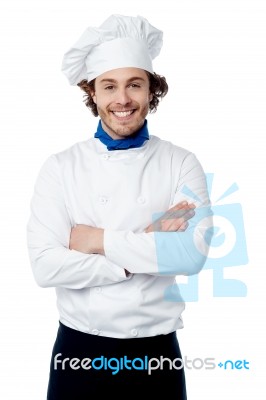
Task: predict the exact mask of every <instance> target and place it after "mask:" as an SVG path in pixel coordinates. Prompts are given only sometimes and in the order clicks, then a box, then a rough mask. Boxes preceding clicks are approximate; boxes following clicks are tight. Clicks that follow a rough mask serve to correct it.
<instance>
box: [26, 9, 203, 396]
mask: <svg viewBox="0 0 266 400" xmlns="http://www.w3.org/2000/svg"><path fill="white" fill-rule="evenodd" d="M162 39H163V33H162V31H160V30H159V29H157V28H155V27H154V26H152V25H151V24H150V23H149V22H148V21H147V20H146V19H145V18H143V17H141V16H137V17H129V16H123V15H111V16H110V17H109V18H108V19H107V20H106V21H104V23H103V24H102V25H101V26H100V27H99V28H95V27H89V28H87V29H86V30H85V32H84V33H83V34H82V36H81V37H80V38H79V40H78V41H77V42H76V43H75V44H74V45H73V46H72V47H71V48H70V49H69V50H68V51H67V52H66V53H65V54H64V56H63V62H62V71H63V73H64V74H65V75H66V77H67V79H68V81H69V83H70V84H71V85H78V86H79V87H80V88H81V89H82V90H83V91H84V92H85V95H84V96H85V97H86V106H87V107H88V108H89V109H90V110H91V112H92V114H93V115H94V116H96V117H98V120H97V121H98V122H97V124H98V125H97V127H96V132H95V134H93V135H91V137H89V138H86V140H84V141H82V142H78V143H76V144H74V145H73V146H71V147H69V148H67V149H64V150H62V151H61V152H58V153H56V154H52V155H50V156H49V157H48V158H47V159H46V160H45V162H44V163H43V165H42V167H41V168H40V171H39V173H38V176H37V179H36V183H35V187H34V193H33V196H32V200H31V207H30V208H31V209H30V217H29V221H28V225H27V241H28V251H29V258H30V263H31V266H32V271H33V275H34V277H35V280H36V282H37V284H38V285H39V286H41V287H43V288H47V287H54V288H55V291H56V295H57V307H58V312H59V326H58V332H57V336H56V340H55V343H54V347H53V351H52V357H51V365H50V376H49V382H48V391H47V399H48V400H55V399H56V400H61V399H81V398H84V399H85V398H90V396H93V395H97V396H98V398H105V397H104V395H105V393H108V394H110V395H114V396H116V398H119V399H120V398H121V399H122V398H127V396H128V393H129V395H139V394H140V393H143V392H144V393H145V390H146V391H147V392H148V393H149V397H151V396H154V398H159V396H160V395H164V394H169V395H170V396H175V398H176V399H179V400H184V399H186V383H185V373H184V365H183V362H182V356H181V351H180V348H179V344H178V338H177V332H178V330H179V329H181V328H183V320H182V313H183V311H184V307H185V302H184V300H183V299H182V297H181V295H180V293H179V290H178V285H177V283H176V277H177V276H178V275H185V276H190V275H194V274H197V273H199V272H200V271H201V269H202V268H203V266H204V263H205V260H206V257H207V254H208V247H209V242H210V241H209V240H207V239H206V236H207V234H206V233H208V232H210V226H211V212H210V207H209V197H208V192H207V187H206V180H205V174H204V171H203V169H202V166H201V164H200V162H199V161H198V159H197V158H196V156H195V155H194V154H193V153H192V152H190V151H188V150H186V149H184V148H181V147H179V146H178V145H176V144H173V143H172V142H170V141H167V140H163V139H161V138H160V137H158V136H156V135H153V134H151V133H150V132H149V129H148V120H147V115H148V113H149V112H155V111H156V109H157V107H158V104H159V101H160V100H161V99H162V98H163V97H164V96H165V95H166V93H167V90H168V85H167V83H166V80H165V78H164V77H163V76H161V75H158V74H156V73H155V72H154V71H153V65H152V61H153V59H154V58H155V57H156V56H158V54H159V53H160V50H161V47H162V43H163V40H162ZM173 128H174V127H173ZM162 134H163V132H162ZM191 195H192V197H193V200H191V197H190V196H191ZM125 357H126V358H125ZM114 366H115V367H114ZM114 371H115V373H114ZM156 396H157V397H156Z"/></svg>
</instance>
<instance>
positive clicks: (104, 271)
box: [27, 155, 130, 289]
mask: <svg viewBox="0 0 266 400" xmlns="http://www.w3.org/2000/svg"><path fill="white" fill-rule="evenodd" d="M71 228H72V226H71V220H70V217H69V213H68V210H67V207H66V204H65V201H64V193H63V188H62V184H61V181H60V171H59V165H58V161H57V159H56V156H55V155H52V156H50V157H49V158H48V159H47V160H46V161H45V163H44V164H43V166H42V168H41V170H40V172H39V174H38V177H37V180H36V182H35V186H34V192H33V196H32V199H31V204H30V216H29V219H28V223H27V246H28V253H29V259H30V263H31V267H32V271H33V275H34V277H35V280H36V282H37V284H38V285H39V286H41V287H58V286H60V287H65V288H69V289H82V288H85V287H90V286H98V285H108V284H111V283H116V282H119V281H123V280H126V279H129V278H130V277H129V278H128V277H127V276H126V273H125V270H124V269H123V268H121V267H120V266H117V265H115V263H113V262H112V261H111V260H107V259H106V257H104V256H102V255H99V254H84V253H81V252H78V251H76V250H70V249H69V238H70V232H71Z"/></svg>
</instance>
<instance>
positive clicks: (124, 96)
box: [116, 88, 131, 106]
mask: <svg viewBox="0 0 266 400" xmlns="http://www.w3.org/2000/svg"><path fill="white" fill-rule="evenodd" d="M130 102H131V98H130V96H129V95H128V92H127V90H126V89H124V88H123V89H122V88H121V89H119V90H118V91H117V93H116V103H117V104H121V105H123V106H125V105H127V104H129V103H130Z"/></svg>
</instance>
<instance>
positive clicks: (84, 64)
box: [62, 14, 163, 85]
mask: <svg viewBox="0 0 266 400" xmlns="http://www.w3.org/2000/svg"><path fill="white" fill-rule="evenodd" d="M162 44H163V32H162V31H160V30H159V29H157V28H155V27H154V26H152V25H151V24H150V23H149V22H148V21H147V19H145V18H143V17H141V16H137V17H129V16H124V15H118V14H114V15H111V16H110V17H109V18H108V19H107V20H106V21H104V22H103V24H102V25H101V26H100V27H99V28H94V27H89V28H87V29H86V30H85V32H84V33H83V34H82V36H81V37H80V38H79V40H78V41H77V42H76V43H75V44H74V45H73V46H72V47H71V48H70V49H69V50H68V51H67V52H66V53H65V54H64V57H63V62H62V72H63V73H64V74H65V75H66V77H67V78H68V80H69V83H70V84H71V85H77V84H78V83H79V82H80V81H82V80H83V79H87V80H88V81H91V80H92V79H94V78H96V77H97V76H99V75H101V74H103V73H104V72H107V71H110V70H112V69H116V68H125V67H135V68H141V69H144V70H146V71H149V72H151V73H153V66H152V60H153V59H154V58H155V57H157V56H158V54H159V53H160V50H161V48H162Z"/></svg>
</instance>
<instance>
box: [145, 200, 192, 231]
mask: <svg viewBox="0 0 266 400" xmlns="http://www.w3.org/2000/svg"><path fill="white" fill-rule="evenodd" d="M194 208H196V206H195V204H193V203H191V204H188V202H187V201H182V202H181V203H178V204H176V205H174V206H173V207H171V208H170V209H169V210H167V211H166V213H164V214H163V215H162V216H161V217H160V218H158V219H157V220H156V221H155V222H153V223H152V224H150V225H149V226H147V228H146V229H145V232H146V233H149V232H183V231H185V230H186V229H187V227H188V222H187V221H188V220H189V219H190V218H192V217H193V216H194V215H195V211H194Z"/></svg>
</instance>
